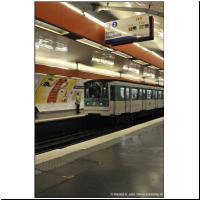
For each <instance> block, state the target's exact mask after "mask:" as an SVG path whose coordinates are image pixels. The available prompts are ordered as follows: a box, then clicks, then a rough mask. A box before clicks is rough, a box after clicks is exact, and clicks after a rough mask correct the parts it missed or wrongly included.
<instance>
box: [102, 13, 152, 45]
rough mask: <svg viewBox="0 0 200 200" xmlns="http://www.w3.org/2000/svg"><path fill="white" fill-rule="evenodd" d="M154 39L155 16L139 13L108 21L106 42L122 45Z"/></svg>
mask: <svg viewBox="0 0 200 200" xmlns="http://www.w3.org/2000/svg"><path fill="white" fill-rule="evenodd" d="M153 39H154V31H153V17H152V16H147V15H137V16H134V17H131V18H127V19H122V20H115V21H111V22H108V23H107V26H106V28H105V41H106V44H111V45H113V46H114V45H121V44H128V43H133V42H141V41H147V40H153Z"/></svg>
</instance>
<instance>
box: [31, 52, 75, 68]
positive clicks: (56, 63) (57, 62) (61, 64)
mask: <svg viewBox="0 0 200 200" xmlns="http://www.w3.org/2000/svg"><path fill="white" fill-rule="evenodd" d="M35 62H36V64H41V65H47V66H50V67H57V68H61V69H76V63H72V62H67V61H65V60H61V59H56V58H50V57H44V56H37V54H36V58H35Z"/></svg>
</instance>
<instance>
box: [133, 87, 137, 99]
mask: <svg viewBox="0 0 200 200" xmlns="http://www.w3.org/2000/svg"><path fill="white" fill-rule="evenodd" d="M132 99H133V100H136V99H138V89H137V88H132Z"/></svg>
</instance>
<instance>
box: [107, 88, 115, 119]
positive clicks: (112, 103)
mask: <svg viewBox="0 0 200 200" xmlns="http://www.w3.org/2000/svg"><path fill="white" fill-rule="evenodd" d="M109 88H110V99H109V101H110V114H111V115H112V114H113V115H115V114H116V113H115V106H116V105H115V86H114V85H110V86H109Z"/></svg>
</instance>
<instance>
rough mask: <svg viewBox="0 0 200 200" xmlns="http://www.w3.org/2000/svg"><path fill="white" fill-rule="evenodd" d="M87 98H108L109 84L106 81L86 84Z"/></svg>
mask: <svg viewBox="0 0 200 200" xmlns="http://www.w3.org/2000/svg"><path fill="white" fill-rule="evenodd" d="M85 97H86V98H108V83H107V82H105V81H92V82H88V83H86V84H85Z"/></svg>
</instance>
